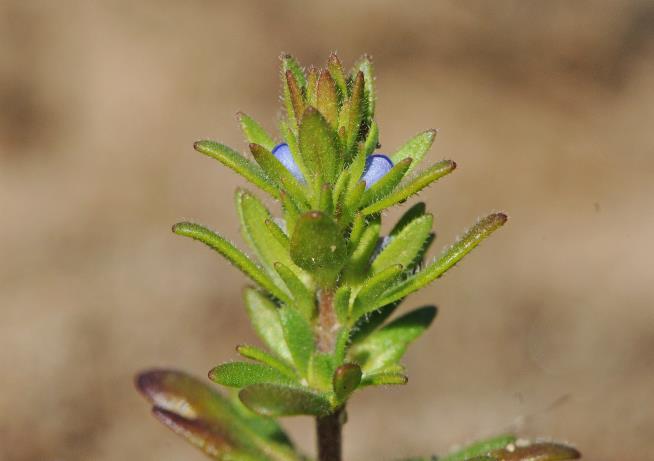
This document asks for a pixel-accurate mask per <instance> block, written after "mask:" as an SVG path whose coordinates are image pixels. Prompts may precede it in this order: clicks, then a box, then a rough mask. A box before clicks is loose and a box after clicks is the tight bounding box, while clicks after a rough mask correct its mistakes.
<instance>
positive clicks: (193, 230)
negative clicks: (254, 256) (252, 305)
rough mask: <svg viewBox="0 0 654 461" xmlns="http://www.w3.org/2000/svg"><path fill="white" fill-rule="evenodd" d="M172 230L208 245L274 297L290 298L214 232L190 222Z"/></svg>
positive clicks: (286, 299)
mask: <svg viewBox="0 0 654 461" xmlns="http://www.w3.org/2000/svg"><path fill="white" fill-rule="evenodd" d="M173 232H174V233H175V234H177V235H183V236H185V237H191V238H192V239H194V240H197V241H199V242H202V243H204V244H205V245H207V246H208V247H210V248H212V249H214V250H216V251H217V252H218V253H220V254H221V255H223V256H224V257H225V258H226V259H227V260H228V261H229V262H231V263H232V264H233V265H234V266H236V267H237V268H239V269H240V270H241V271H243V272H244V273H245V275H247V276H248V277H250V278H251V279H252V280H253V281H254V282H256V283H257V284H259V285H260V286H261V287H262V288H264V289H265V290H267V291H268V292H269V293H270V294H272V295H273V296H274V297H276V298H277V299H279V300H281V301H284V302H288V301H289V299H290V298H289V297H288V295H287V294H286V293H284V292H283V291H282V290H280V289H279V287H278V286H277V285H275V283H274V282H273V281H272V280H271V278H270V277H269V276H268V275H266V273H265V272H264V271H263V269H262V268H261V267H259V266H258V265H257V264H255V263H254V262H253V261H252V260H251V259H250V258H248V257H247V256H246V255H245V254H243V253H242V252H241V251H240V250H239V249H237V248H236V247H235V246H234V245H232V244H231V243H230V242H228V241H227V240H225V239H224V238H223V237H221V236H220V235H218V234H216V233H215V232H212V231H210V230H209V229H207V228H206V227H203V226H201V225H199V224H194V223H190V222H181V223H177V224H175V225H174V226H173Z"/></svg>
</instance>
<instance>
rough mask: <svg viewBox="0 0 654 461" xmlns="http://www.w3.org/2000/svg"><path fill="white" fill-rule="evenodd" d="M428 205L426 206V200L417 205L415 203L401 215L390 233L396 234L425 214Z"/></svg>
mask: <svg viewBox="0 0 654 461" xmlns="http://www.w3.org/2000/svg"><path fill="white" fill-rule="evenodd" d="M426 209H427V207H426V206H425V202H418V203H416V204H415V205H413V206H412V207H411V208H409V209H408V210H406V211H405V212H404V214H403V215H402V216H401V217H400V219H399V220H398V221H397V223H395V226H393V229H391V231H390V232H389V234H388V235H391V236H395V235H397V234H399V233H400V231H401V230H402V229H404V228H405V227H406V226H407V225H409V224H410V223H411V222H413V220H414V219H418V218H419V217H421V216H422V215H424V214H425V212H426Z"/></svg>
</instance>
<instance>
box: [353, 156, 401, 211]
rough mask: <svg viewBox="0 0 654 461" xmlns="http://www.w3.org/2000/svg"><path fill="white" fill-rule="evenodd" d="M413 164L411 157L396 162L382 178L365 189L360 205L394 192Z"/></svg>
mask: <svg viewBox="0 0 654 461" xmlns="http://www.w3.org/2000/svg"><path fill="white" fill-rule="evenodd" d="M410 166H411V159H410V158H407V159H404V160H402V161H401V162H399V163H396V164H395V165H394V166H393V168H391V170H390V171H389V172H388V173H386V174H385V175H384V176H382V177H381V179H380V180H379V181H377V182H375V183H374V184H373V185H372V186H370V188H369V189H368V190H366V191H365V193H364V194H363V197H362V198H361V203H360V204H359V206H366V205H368V204H369V203H371V202H375V201H377V200H380V199H382V198H383V197H386V196H387V195H388V194H390V193H391V192H393V189H395V187H396V186H397V185H398V184H399V183H400V181H402V178H403V177H404V175H405V174H406V172H407V171H408V170H409V167H410Z"/></svg>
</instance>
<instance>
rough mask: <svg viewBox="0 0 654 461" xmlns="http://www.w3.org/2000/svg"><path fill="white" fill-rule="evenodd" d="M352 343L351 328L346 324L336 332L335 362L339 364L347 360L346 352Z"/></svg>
mask: <svg viewBox="0 0 654 461" xmlns="http://www.w3.org/2000/svg"><path fill="white" fill-rule="evenodd" d="M349 345H350V329H349V328H347V327H346V326H344V327H341V329H340V330H338V333H337V334H336V344H335V345H334V363H335V364H339V363H343V362H344V361H345V354H346V353H347V349H348V347H349Z"/></svg>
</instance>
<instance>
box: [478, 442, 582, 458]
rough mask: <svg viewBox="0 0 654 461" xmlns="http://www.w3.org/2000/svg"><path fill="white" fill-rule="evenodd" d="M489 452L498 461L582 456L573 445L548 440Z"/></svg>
mask: <svg viewBox="0 0 654 461" xmlns="http://www.w3.org/2000/svg"><path fill="white" fill-rule="evenodd" d="M489 454H490V455H491V456H492V457H493V458H495V459H497V460H498V461H563V460H569V459H579V458H581V453H579V452H578V451H577V450H576V449H574V448H572V447H569V446H566V445H562V444H559V443H547V442H544V443H534V444H532V445H527V446H512V447H510V449H509V447H507V448H501V449H498V450H494V451H491V452H490V453H489Z"/></svg>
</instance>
